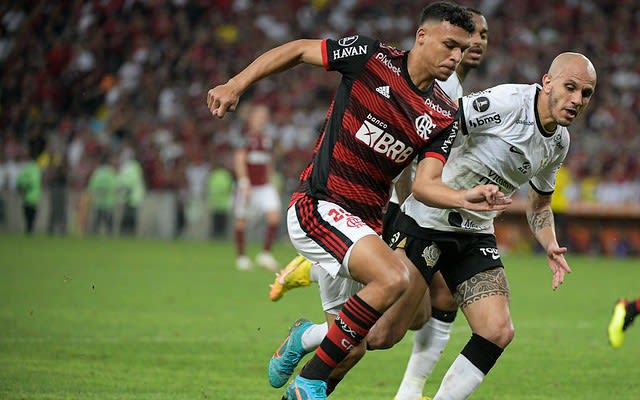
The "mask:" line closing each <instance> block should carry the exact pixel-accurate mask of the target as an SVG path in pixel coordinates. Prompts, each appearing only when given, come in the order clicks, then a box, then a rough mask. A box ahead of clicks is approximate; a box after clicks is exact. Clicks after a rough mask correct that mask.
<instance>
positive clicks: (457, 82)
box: [269, 7, 489, 400]
mask: <svg viewBox="0 0 640 400" xmlns="http://www.w3.org/2000/svg"><path fill="white" fill-rule="evenodd" d="M466 9H467V11H469V12H470V13H471V16H472V18H473V22H474V25H475V29H474V32H473V34H472V37H471V46H470V47H469V48H468V49H467V50H466V51H465V53H464V56H463V58H462V61H461V62H460V63H459V64H458V66H457V68H456V71H455V73H453V74H451V76H450V77H449V78H448V79H447V80H446V81H439V82H438V84H439V85H440V86H441V87H442V88H443V89H444V90H445V92H446V93H447V94H448V95H449V97H451V98H452V99H457V98H459V97H461V96H462V94H463V88H462V83H463V82H464V80H465V79H466V77H467V76H468V74H469V72H471V71H472V70H474V69H476V68H477V67H478V66H479V65H480V63H481V62H482V58H483V56H484V54H485V52H486V49H487V44H488V33H489V29H488V25H487V21H486V19H485V17H484V16H483V15H482V13H481V12H480V11H478V10H475V9H472V8H468V7H467V8H466ZM409 192H410V190H409V191H407V190H406V189H405V190H402V193H403V194H401V195H400V197H401V198H400V199H399V197H398V193H397V192H396V190H395V186H394V190H393V192H392V195H391V199H390V200H389V203H388V204H387V209H386V212H385V214H384V218H383V234H382V237H383V239H384V240H385V242H387V243H388V242H389V241H390V239H391V235H392V234H393V232H394V230H393V229H392V227H393V220H394V219H395V217H396V215H397V214H398V212H399V210H400V205H399V203H401V202H402V201H403V200H404V199H405V198H406V197H407V196H408V194H409ZM319 268H320V267H318V266H317V265H312V264H311V262H309V261H308V260H306V259H305V258H304V257H302V256H300V255H298V256H296V257H295V258H294V259H293V260H292V261H291V262H290V263H289V265H287V266H286V267H285V268H284V269H283V270H282V271H281V272H280V273H279V274H277V276H276V279H275V281H274V283H273V284H272V285H271V291H270V294H269V296H270V298H271V300H273V301H277V300H279V299H280V298H281V297H282V295H283V294H284V293H285V292H286V291H288V290H290V289H293V288H296V287H304V286H308V285H309V284H310V283H311V282H317V281H318V279H319V276H321V274H322V272H321V271H320V270H319ZM437 275H438V277H437V278H438V279H436V278H434V281H433V283H432V286H430V294H431V301H432V306H433V307H432V308H433V313H432V319H434V318H435V319H437V321H431V319H430V320H429V321H431V322H427V323H426V324H425V325H424V326H423V327H422V328H420V329H419V330H417V331H416V333H415V335H414V346H413V351H412V356H411V359H410V362H409V365H408V367H407V372H406V373H405V378H404V379H403V382H402V384H401V385H400V388H399V390H398V395H397V397H398V399H402V400H404V399H411V400H415V399H420V398H421V396H422V395H421V393H422V388H423V386H424V382H425V381H426V378H427V376H428V375H429V374H430V373H431V371H432V370H433V367H434V366H435V363H436V362H437V360H438V359H439V357H440V354H441V353H442V350H443V349H444V347H445V346H446V344H447V341H448V338H449V334H450V331H451V326H452V325H453V320H454V318H455V315H456V310H457V304H456V302H455V299H453V296H452V295H451V292H450V291H449V289H448V288H447V286H446V284H445V282H444V280H443V279H442V276H441V275H440V274H439V273H438V274H437ZM337 279H341V278H340V277H338V278H337ZM342 279H345V278H342ZM336 285H341V286H342V287H343V288H344V289H350V288H353V287H357V286H355V285H353V284H352V283H350V282H342V283H336ZM326 330H327V323H326V322H325V323H321V324H312V323H311V322H310V321H307V320H303V321H296V323H294V326H293V327H292V329H291V332H290V333H291V335H290V336H289V339H288V340H289V343H288V346H286V348H283V349H281V350H282V352H281V354H280V355H281V357H285V358H286V359H288V362H285V363H273V362H272V363H271V368H278V367H279V366H280V365H282V366H284V367H285V368H284V370H282V371H279V373H280V374H281V375H282V376H286V375H287V374H291V373H292V372H293V369H294V368H295V365H296V364H297V362H298V361H299V360H300V359H301V358H302V357H304V355H305V354H307V353H308V352H311V351H313V350H315V348H316V347H317V346H318V345H320V341H321V340H322V337H323V336H324V332H326ZM284 351H286V352H288V353H289V354H282V353H283V352H284ZM331 384H332V385H335V384H337V379H336V378H335V377H334V380H333V381H332V382H331Z"/></svg>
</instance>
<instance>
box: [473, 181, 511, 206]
mask: <svg viewBox="0 0 640 400" xmlns="http://www.w3.org/2000/svg"><path fill="white" fill-rule="evenodd" d="M511 202H512V200H511V199H510V198H507V197H505V196H504V193H502V192H501V191H500V189H499V188H498V186H496V185H478V186H476V187H473V188H471V189H468V190H466V191H465V192H464V196H463V203H464V205H463V207H464V208H466V209H467V210H473V211H502V210H504V209H506V208H507V207H508V206H509V204H511Z"/></svg>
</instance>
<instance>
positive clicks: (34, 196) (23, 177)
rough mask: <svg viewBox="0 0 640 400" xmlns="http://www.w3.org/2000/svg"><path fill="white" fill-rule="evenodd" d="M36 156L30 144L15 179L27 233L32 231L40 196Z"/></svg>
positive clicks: (39, 178) (39, 175)
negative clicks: (26, 155) (25, 160)
mask: <svg viewBox="0 0 640 400" xmlns="http://www.w3.org/2000/svg"><path fill="white" fill-rule="evenodd" d="M37 156H38V150H37V148H36V146H35V145H31V146H30V147H29V151H28V161H27V162H26V163H25V164H23V165H22V166H21V167H20V170H19V172H18V177H17V181H16V183H17V187H18V192H19V193H20V196H21V198H22V212H23V216H24V224H25V232H26V233H27V234H28V235H31V234H32V233H33V231H34V228H35V222H36V216H37V214H38V206H39V204H40V197H41V196H42V187H41V185H42V182H41V180H42V173H41V171H40V167H39V166H38V162H37V161H36V158H37Z"/></svg>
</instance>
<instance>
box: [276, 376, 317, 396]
mask: <svg viewBox="0 0 640 400" xmlns="http://www.w3.org/2000/svg"><path fill="white" fill-rule="evenodd" d="M326 398H327V382H325V381H320V380H313V379H307V378H303V377H301V376H299V375H298V376H296V379H294V380H293V382H291V384H290V385H289V387H287V391H286V392H284V396H282V400H325V399H326Z"/></svg>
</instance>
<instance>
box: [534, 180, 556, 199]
mask: <svg viewBox="0 0 640 400" xmlns="http://www.w3.org/2000/svg"><path fill="white" fill-rule="evenodd" d="M529 186H531V188H532V189H533V190H535V191H536V193H538V194H542V195H545V196H548V195H551V194H553V192H554V191H553V190H552V191H550V192H545V191H542V190H540V189H538V188H537V187H536V186H535V185H534V184H533V182H531V181H529Z"/></svg>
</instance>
